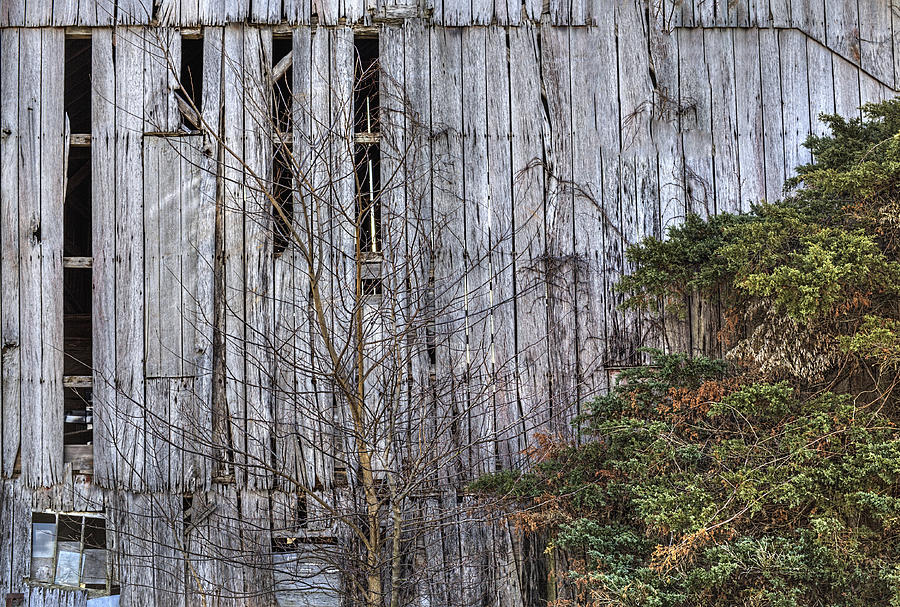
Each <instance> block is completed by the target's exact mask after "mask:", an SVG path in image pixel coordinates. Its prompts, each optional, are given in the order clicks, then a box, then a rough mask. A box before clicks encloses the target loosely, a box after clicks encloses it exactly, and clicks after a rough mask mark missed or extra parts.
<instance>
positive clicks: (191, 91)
mask: <svg viewBox="0 0 900 607" xmlns="http://www.w3.org/2000/svg"><path fill="white" fill-rule="evenodd" d="M179 74H180V75H179V84H180V85H181V89H180V91H179V92H180V93H181V95H182V96H183V101H185V102H187V104H186V105H187V108H188V111H182V112H181V120H182V123H183V124H184V125H185V126H186V127H188V128H191V129H194V128H199V127H200V125H199V124H197V122H198V121H197V120H196V117H194V118H193V119H192V118H190V117H189V116H188V115H189V114H193V115H199V112H200V111H202V108H201V99H202V94H203V38H186V37H184V36H182V38H181V71H180V73H179ZM191 106H193V107H191Z"/></svg>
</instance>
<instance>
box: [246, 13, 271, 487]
mask: <svg viewBox="0 0 900 607" xmlns="http://www.w3.org/2000/svg"><path fill="white" fill-rule="evenodd" d="M270 65H272V36H271V30H269V29H264V30H259V29H256V28H245V30H244V64H243V77H244V162H245V167H246V168H245V184H244V187H245V193H244V205H245V206H244V213H245V221H244V255H243V260H242V263H243V265H244V271H245V277H246V278H245V285H244V289H245V292H244V309H245V311H246V312H245V313H246V323H247V324H246V329H245V347H246V351H245V356H246V357H247V359H246V364H245V368H246V374H247V376H246V382H247V389H246V398H247V446H246V450H247V459H248V466H249V470H248V479H247V486H248V487H249V488H250V489H264V488H268V487H270V486H271V483H272V478H271V472H270V470H271V466H272V462H271V442H272V434H271V433H272V422H273V420H272V402H271V398H272V391H271V385H270V373H271V370H272V365H273V354H272V334H271V328H272V308H271V306H272V299H271V297H272V294H271V293H270V292H269V281H270V272H271V271H272V208H271V202H270V201H269V199H268V197H267V196H268V195H269V193H270V192H271V186H270V183H271V181H270V180H271V174H272V152H271V150H272V140H271V138H270V132H271V117H270V113H271V103H272V101H271V93H269V87H270V86H271V85H270V83H269V80H268V77H267V76H266V74H267V73H268V70H269V66H270Z"/></svg>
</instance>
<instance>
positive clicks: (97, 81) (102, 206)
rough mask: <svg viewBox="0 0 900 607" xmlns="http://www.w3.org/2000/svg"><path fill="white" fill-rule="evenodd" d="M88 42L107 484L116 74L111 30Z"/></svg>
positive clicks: (97, 396) (101, 474)
mask: <svg viewBox="0 0 900 607" xmlns="http://www.w3.org/2000/svg"><path fill="white" fill-rule="evenodd" d="M91 42H92V43H91V48H92V53H93V57H92V68H91V73H92V80H91V89H92V90H91V188H92V195H91V199H92V202H91V234H92V237H91V238H92V240H91V251H92V254H93V264H92V266H93V267H92V274H93V285H94V288H93V295H92V298H91V309H92V321H91V326H92V332H93V334H92V336H91V346H92V348H93V353H92V355H91V356H92V361H93V363H94V369H93V389H92V404H93V407H94V474H95V475H96V478H97V481H98V482H99V483H101V484H102V485H104V486H110V485H111V484H112V483H114V481H115V478H114V477H115V470H116V440H117V437H118V435H119V430H118V428H119V425H118V419H117V417H116V390H115V360H116V358H115V356H116V315H115V257H116V253H115V246H116V240H115V238H116V235H115V225H116V214H115V213H116V210H115V200H116V174H117V171H116V166H117V156H116V111H115V107H116V74H115V64H114V63H113V58H112V55H113V32H112V30H111V29H98V30H96V31H94V32H93V36H92V41H91Z"/></svg>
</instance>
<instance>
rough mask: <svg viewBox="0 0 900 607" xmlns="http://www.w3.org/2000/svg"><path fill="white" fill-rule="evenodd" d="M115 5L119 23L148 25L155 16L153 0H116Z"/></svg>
mask: <svg viewBox="0 0 900 607" xmlns="http://www.w3.org/2000/svg"><path fill="white" fill-rule="evenodd" d="M114 6H115V17H116V22H117V23H119V24H124V25H147V24H149V23H150V22H151V20H152V17H153V0H116V2H115V5H114ZM109 8H110V9H111V8H112V5H111V6H110V7H109Z"/></svg>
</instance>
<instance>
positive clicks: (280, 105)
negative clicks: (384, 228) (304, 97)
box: [272, 37, 294, 257]
mask: <svg viewBox="0 0 900 607" xmlns="http://www.w3.org/2000/svg"><path fill="white" fill-rule="evenodd" d="M292 51H293V40H292V39H291V38H286V37H276V38H273V39H272V69H273V72H274V82H273V83H272V128H273V130H274V134H275V137H274V149H273V162H272V198H274V202H273V204H272V230H273V232H274V237H273V253H274V255H275V257H278V256H280V255H281V254H282V253H284V251H285V250H286V249H287V247H288V245H289V244H290V242H291V236H292V234H291V232H292V226H293V221H294V190H293V174H292V171H291V166H292V156H291V153H292V145H291V140H290V138H289V137H290V134H291V131H292V126H291V108H292V103H291V99H292V93H291V82H292V79H293V66H291V65H288V66H287V68H286V69H284V67H283V66H284V65H285V62H287V61H290V57H291V52H292Z"/></svg>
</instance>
